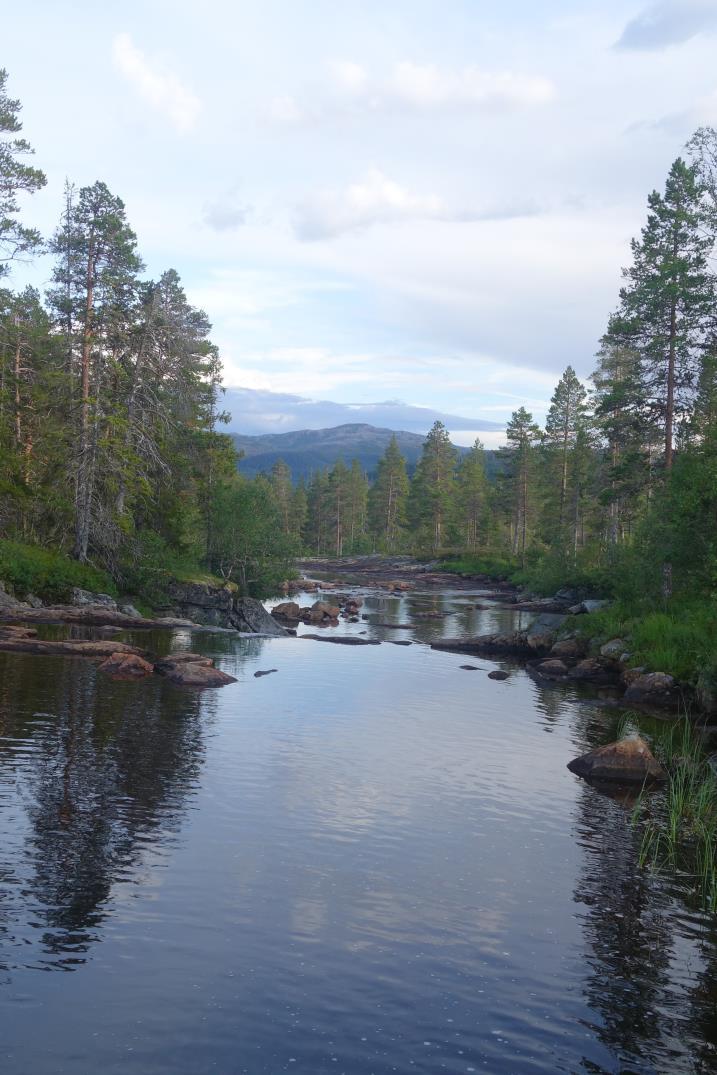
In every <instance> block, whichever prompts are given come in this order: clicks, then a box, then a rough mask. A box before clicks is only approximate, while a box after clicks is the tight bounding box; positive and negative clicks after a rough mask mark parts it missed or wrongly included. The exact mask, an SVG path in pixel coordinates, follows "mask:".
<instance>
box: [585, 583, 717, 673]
mask: <svg viewBox="0 0 717 1075" xmlns="http://www.w3.org/2000/svg"><path fill="white" fill-rule="evenodd" d="M575 626H576V628H577V629H578V630H579V632H580V634H582V635H583V636H585V637H588V638H596V639H598V640H599V641H602V642H607V641H608V640H609V639H610V638H624V639H625V641H626V642H627V643H628V649H629V651H630V653H631V654H632V658H631V662H630V663H631V664H632V665H634V666H644V667H645V668H647V669H648V670H649V671H651V672H667V673H668V674H669V675H671V676H674V677H675V678H676V679H679V680H681V681H682V682H684V683H689V684H691V685H692V686H700V680H701V678H702V685H703V686H704V688H705V689H707V687H708V682H707V679H706V677H708V676H715V670H714V669H715V656H714V654H715V652H717V609H715V608H714V606H713V605H712V604H711V603H710V602H707V601H684V600H683V601H675V602H674V603H673V604H670V606H669V608H668V609H655V608H654V607H652V608H651V607H649V605H645V604H644V603H643V604H640V603H636V604H633V603H628V602H626V601H618V602H616V603H615V604H614V605H611V606H610V608H606V609H603V610H601V611H600V612H593V613H591V614H590V615H588V616H580V617H579V618H578V619H577V620H576V621H575Z"/></svg>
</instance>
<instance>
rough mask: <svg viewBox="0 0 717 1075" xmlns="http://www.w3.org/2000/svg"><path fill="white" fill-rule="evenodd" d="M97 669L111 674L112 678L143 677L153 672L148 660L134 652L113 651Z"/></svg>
mask: <svg viewBox="0 0 717 1075" xmlns="http://www.w3.org/2000/svg"><path fill="white" fill-rule="evenodd" d="M99 670H100V672H105V673H106V675H108V676H112V679H143V678H144V676H151V675H152V673H153V672H154V668H153V666H152V665H151V664H150V663H149V661H145V660H144V658H143V657H140V656H139V655H138V654H136V653H113V654H112V655H111V656H110V657H108V658H107V660H106V661H103V662H102V664H101V665H100V666H99Z"/></svg>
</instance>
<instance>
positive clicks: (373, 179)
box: [294, 168, 540, 241]
mask: <svg viewBox="0 0 717 1075" xmlns="http://www.w3.org/2000/svg"><path fill="white" fill-rule="evenodd" d="M539 212H540V209H539V207H538V206H537V205H536V204H534V203H529V202H526V203H524V204H516V205H513V206H511V205H504V206H498V207H496V208H488V209H481V210H477V209H469V208H452V207H450V206H448V205H447V204H446V203H445V202H444V201H443V199H442V198H439V197H438V196H437V195H435V194H412V193H411V192H410V191H408V190H406V188H405V187H402V186H401V185H400V184H399V183H396V182H395V181H394V180H392V179H389V178H388V176H386V175H384V174H383V172H381V171H379V169H378V168H371V169H370V170H369V171H368V172H367V173H366V175H365V176H364V177H363V179H361V180H360V181H359V182H357V183H352V184H350V185H349V186H348V187H346V188H345V189H344V190H321V191H318V192H316V193H315V194H313V195H310V196H309V197H307V198H305V199H304V200H303V201H302V202H300V203H299V204H298V206H297V207H296V209H295V212H294V231H295V233H296V236H297V238H299V239H302V240H304V241H313V240H316V239H329V238H333V237H334V236H336V235H342V234H344V233H345V232H350V231H359V230H363V229H365V228H368V227H370V226H371V225H373V224H380V223H395V222H398V221H404V220H443V221H455V222H458V221H460V222H463V223H465V222H470V221H478V220H505V219H511V218H513V217H517V216H534V215H537V214H538V213H539Z"/></svg>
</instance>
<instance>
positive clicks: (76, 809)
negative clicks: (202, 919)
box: [0, 654, 203, 969]
mask: <svg viewBox="0 0 717 1075" xmlns="http://www.w3.org/2000/svg"><path fill="white" fill-rule="evenodd" d="M44 662H46V664H45V663H44ZM40 663H41V665H42V669H43V671H44V669H45V667H46V666H47V672H48V673H49V674H48V675H47V676H46V677H44V678H43V679H42V681H40V682H39V683H38V680H37V678H36V675H35V674H32V673H33V672H34V673H36V672H37V671H38V670H39V669H38V666H37V665H38V662H37V660H36V659H34V658H17V657H15V656H9V655H5V654H3V655H0V681H1V682H2V693H1V695H0V714H1V716H0V720H1V722H2V726H3V728H4V735H3V739H2V741H0V765H2V764H3V756H5V759H6V760H7V762H9V763H10V764H11V766H12V768H11V769H10V772H11V773H13V772H14V775H15V779H16V781H17V785H18V786H17V787H16V788H15V789H12V788H11V789H9V791H10V792H12V791H13V790H14V791H15V793H16V794H17V793H18V792H19V797H20V799H21V802H22V805H23V807H24V827H25V834H24V842H25V851H24V852H23V854H22V855H21V862H22V864H23V872H22V873H20V874H19V875H18V874H16V873H14V870H15V869H16V864H15V863H13V862H8V863H7V865H6V867H5V869H6V870H7V871H8V873H9V874H10V875H11V876H12V884H11V886H10V889H9V890H7V889H6V892H5V895H6V899H5V900H4V904H3V907H2V912H1V913H2V916H3V932H4V935H5V936H4V944H3V952H4V954H3V955H2V957H1V958H2V965H3V966H4V967H8V966H11V965H13V963H14V962H15V961H16V960H18V959H22V961H23V962H25V961H27V960H31V961H34V964H35V965H41V966H45V967H61V968H64V969H71V968H72V967H74V966H76V965H78V964H80V963H82V962H83V961H84V957H85V954H86V952H87V950H88V947H89V945H90V944H91V943H92V942H93V941H95V940H96V939H97V938H98V928H99V926H100V924H101V923H102V922H103V920H104V918H105V917H106V915H107V913H108V910H107V907H106V903H107V900H108V897H109V894H110V891H111V888H112V885H113V884H114V883H115V882H117V881H118V880H120V879H122V878H123V877H127V876H129V875H130V874H131V873H132V871H134V870H136V869H137V868H138V867H139V865H140V863H141V860H142V855H143V851H144V849H145V847H146V845H147V844H148V842H150V841H152V839H153V836H154V834H155V832H156V830H158V829H160V828H161V833H162V841H164V842H166V841H167V840H168V839H171V836H172V834H173V833H175V832H176V831H177V830H178V828H179V825H180V820H181V815H182V811H183V809H184V805H185V798H186V795H187V792H188V790H189V789H190V788H191V787H192V786H193V785H194V784H195V783H196V780H197V778H198V775H199V771H200V767H201V763H202V754H203V742H202V735H203V733H202V727H203V725H202V724H201V723H199V722H197V720H196V717H197V715H198V713H199V707H200V700H199V696H198V695H196V694H194V695H192V694H188V693H180V692H178V691H175V690H173V689H172V688H171V687H170V686H169V685H168V684H165V683H163V682H162V681H161V680H159V679H157V680H151V681H149V682H146V683H142V684H131V683H126V684H125V683H123V684H112V685H111V686H110V685H109V684H107V689H104V690H103V689H101V688H100V689H99V690H98V689H97V686H96V670H95V667H94V666H93V665H92V663H91V662H88V661H85V660H79V659H78V660H67V659H59V658H58V659H45V658H43V659H42V661H41V662H40ZM28 672H30V673H31V674H28ZM18 761H20V762H24V764H22V765H21V766H19V767H18V765H17V762H18ZM7 794H8V793H7V792H6V793H5V794H3V796H2V798H5V796H6V795H7ZM28 909H29V919H28V917H27V916H28ZM38 936H39V938H40V940H39V947H40V952H39V953H37V952H36V951H35V949H36V946H37V945H38ZM11 950H12V951H11Z"/></svg>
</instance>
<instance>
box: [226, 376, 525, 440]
mask: <svg viewBox="0 0 717 1075" xmlns="http://www.w3.org/2000/svg"><path fill="white" fill-rule="evenodd" d="M221 406H222V408H223V409H224V410H225V411H227V412H228V413H229V414H230V415H231V420H230V421H229V423H228V425H227V430H228V431H229V432H232V433H248V434H252V435H256V434H260V433H288V432H291V431H294V430H299V429H327V428H329V427H331V426H337V425H344V424H346V423H349V422H351V423H353V422H366V423H368V424H369V425H373V426H380V427H382V428H384V429H400V430H406V431H407V432H409V433H420V434H425V433H427V432H428V430H429V429H430V428H431V426H432V425H433V423H434V422H435V421H441V422H443V424H444V425H445V426H446V427H447V428H448V429H449V430H451V431H453V430H457V431H463V432H465V433H471V432H472V433H474V434H475V436H479V435H481V434H488V435H490V437H491V438H493V437H494V436H496V435H497V436H498V437H500V435H501V434H502V431H503V429H504V426H503V424H502V423H500V422H490V421H484V420H481V419H475V418H466V417H463V416H460V415H457V414H450V413H446V412H444V411H439V410H433V409H431V408H429V407H414V406H411V405H410V404H407V403H403V402H402V401H401V400H395V399H394V400H385V401H383V402H380V403H363V404H350V403H336V402H334V401H332V400H319V399H307V398H305V397H303V396H295V395H291V394H289V393H284V392H267V391H257V390H253V389H250V388H228V389H227V390H226V392H225V394H224V396H223V399H222V402H221ZM463 439H465V438H463ZM473 439H475V438H473ZM481 439H485V438H484V437H481Z"/></svg>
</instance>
